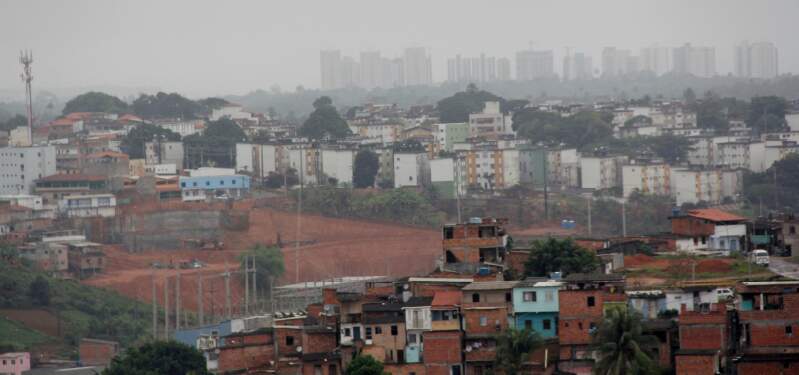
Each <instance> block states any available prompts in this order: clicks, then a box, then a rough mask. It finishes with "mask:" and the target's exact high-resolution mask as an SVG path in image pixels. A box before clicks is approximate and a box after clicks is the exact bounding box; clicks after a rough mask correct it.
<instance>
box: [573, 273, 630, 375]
mask: <svg viewBox="0 0 799 375" xmlns="http://www.w3.org/2000/svg"><path fill="white" fill-rule="evenodd" d="M564 281H565V282H566V284H565V286H564V287H563V288H562V289H560V290H559V292H558V301H559V304H560V312H559V316H558V338H559V339H560V355H559V358H560V363H559V365H558V366H559V368H560V370H561V371H568V372H573V373H576V374H590V373H591V369H592V368H593V364H594V358H595V355H594V353H593V351H592V350H590V348H589V345H590V344H591V341H592V336H591V334H592V333H593V332H594V330H595V329H596V327H597V326H598V325H599V323H600V322H601V321H602V317H603V316H604V314H605V311H607V310H608V309H610V308H614V307H623V306H625V305H626V304H627V296H626V295H625V294H624V275H617V274H607V275H606V274H571V275H568V276H567V277H566V279H565V280H564Z"/></svg>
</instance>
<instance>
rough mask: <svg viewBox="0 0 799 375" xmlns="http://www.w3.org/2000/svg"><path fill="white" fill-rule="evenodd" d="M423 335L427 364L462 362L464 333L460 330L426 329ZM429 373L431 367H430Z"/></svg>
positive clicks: (425, 361)
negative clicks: (462, 338)
mask: <svg viewBox="0 0 799 375" xmlns="http://www.w3.org/2000/svg"><path fill="white" fill-rule="evenodd" d="M422 337H423V338H424V363H425V365H436V364H438V365H442V364H443V365H450V364H457V363H461V350H462V348H461V337H462V334H461V332H460V331H426V332H424V333H423V334H422ZM435 371H436V370H434V372H435ZM429 373H430V367H428V374H429Z"/></svg>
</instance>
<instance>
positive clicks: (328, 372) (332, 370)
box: [327, 365, 336, 375]
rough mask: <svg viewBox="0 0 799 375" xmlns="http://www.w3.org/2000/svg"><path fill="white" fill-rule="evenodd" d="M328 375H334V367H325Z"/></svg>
mask: <svg viewBox="0 0 799 375" xmlns="http://www.w3.org/2000/svg"><path fill="white" fill-rule="evenodd" d="M327 374H328V375H336V365H330V366H327Z"/></svg>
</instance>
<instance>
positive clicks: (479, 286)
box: [463, 281, 519, 290]
mask: <svg viewBox="0 0 799 375" xmlns="http://www.w3.org/2000/svg"><path fill="white" fill-rule="evenodd" d="M518 283H519V282H518V281H478V282H475V283H471V284H469V285H467V286H465V287H463V290H502V289H513V287H515V286H516V284H518Z"/></svg>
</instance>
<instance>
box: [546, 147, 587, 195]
mask: <svg viewBox="0 0 799 375" xmlns="http://www.w3.org/2000/svg"><path fill="white" fill-rule="evenodd" d="M546 155H547V178H548V179H549V185H550V186H561V187H578V186H580V153H579V152H578V151H577V149H576V148H564V149H553V150H548V151H547V153H546Z"/></svg>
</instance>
